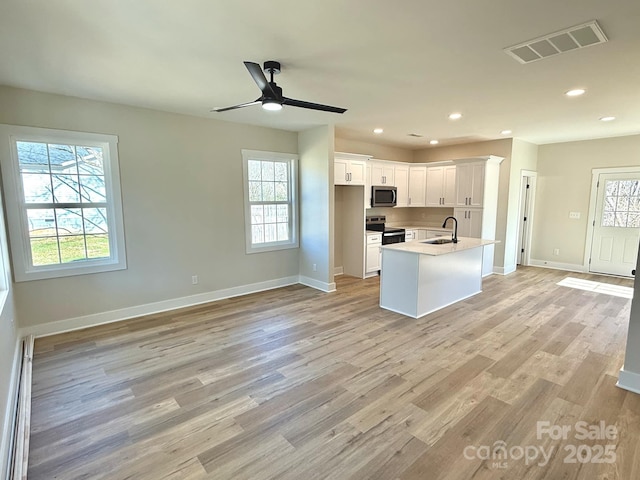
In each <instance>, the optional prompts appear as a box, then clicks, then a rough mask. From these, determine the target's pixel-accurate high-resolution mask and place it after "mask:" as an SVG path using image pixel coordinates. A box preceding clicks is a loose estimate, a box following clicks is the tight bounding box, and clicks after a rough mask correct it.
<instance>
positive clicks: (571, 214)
mask: <svg viewBox="0 0 640 480" xmlns="http://www.w3.org/2000/svg"><path fill="white" fill-rule="evenodd" d="M569 218H572V219H574V220H578V219H579V218H580V212H569Z"/></svg>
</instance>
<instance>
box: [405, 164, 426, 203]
mask: <svg viewBox="0 0 640 480" xmlns="http://www.w3.org/2000/svg"><path fill="white" fill-rule="evenodd" d="M426 194H427V167H425V166H423V165H411V166H409V206H410V207H424V206H426V204H427V195H426Z"/></svg>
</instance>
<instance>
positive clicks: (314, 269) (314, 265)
mask: <svg viewBox="0 0 640 480" xmlns="http://www.w3.org/2000/svg"><path fill="white" fill-rule="evenodd" d="M313 271H314V272H317V271H318V265H317V264H315V263H314V264H313Z"/></svg>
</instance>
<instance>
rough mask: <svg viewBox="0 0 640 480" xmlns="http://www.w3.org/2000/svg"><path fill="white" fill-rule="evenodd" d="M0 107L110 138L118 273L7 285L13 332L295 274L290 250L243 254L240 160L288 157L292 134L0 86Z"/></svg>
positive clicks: (11, 114)
mask: <svg viewBox="0 0 640 480" xmlns="http://www.w3.org/2000/svg"><path fill="white" fill-rule="evenodd" d="M0 105H2V109H0V123H7V124H15V125H28V126H37V127H45V128H47V127H48V128H57V129H68V130H78V131H89V132H98V133H105V134H113V135H117V136H118V137H119V145H118V152H119V157H120V172H121V182H122V197H123V208H124V222H125V236H126V246H127V261H128V269H127V270H123V271H118V272H108V273H100V274H93V275H82V276H75V277H66V278H60V279H53V280H39V281H31V282H21V283H17V284H15V298H16V311H17V313H18V317H19V318H18V321H19V322H20V326H32V325H36V324H41V323H47V322H52V321H55V320H61V319H69V318H74V317H78V316H85V315H89V314H94V313H98V312H105V311H110V310H115V309H122V308H126V307H131V306H136V305H143V304H147V303H154V302H158V301H163V300H168V299H173V298H180V297H184V296H189V295H195V294H199V293H206V292H211V291H216V290H219V289H223V288H229V287H234V286H240V285H247V284H251V283H255V282H261V281H267V280H271V279H277V278H284V277H288V276H293V275H298V271H299V268H298V266H299V264H298V249H292V250H284V251H276V252H267V253H259V254H252V255H247V254H245V242H244V210H243V188H242V156H241V149H243V148H244V149H253V150H267V151H275V152H286V153H297V149H298V143H297V141H298V136H297V134H296V133H295V132H286V131H281V130H275V129H269V128H262V127H253V126H247V125H239V124H234V123H228V122H221V121H217V120H210V119H204V118H197V117H189V116H184V115H176V114H170V113H162V112H157V111H152V110H145V109H141V108H134V107H127V106H123V105H116V104H108V103H102V102H95V101H89V100H82V99H78V98H72V97H64V96H58V95H49V94H44V93H37V92H31V91H26V90H17V89H11V88H6V87H2V88H0ZM192 275H198V276H199V284H198V285H191V276H192Z"/></svg>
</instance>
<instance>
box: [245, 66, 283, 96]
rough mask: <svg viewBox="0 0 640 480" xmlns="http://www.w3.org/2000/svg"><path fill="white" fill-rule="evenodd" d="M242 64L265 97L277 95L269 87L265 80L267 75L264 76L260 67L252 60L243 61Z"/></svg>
mask: <svg viewBox="0 0 640 480" xmlns="http://www.w3.org/2000/svg"><path fill="white" fill-rule="evenodd" d="M244 66H245V67H247V70H249V73H250V74H251V76H252V77H253V81H254V82H256V84H257V85H258V88H259V89H260V91H261V92H262V94H263V95H264V96H265V97H268V98H278V95H277V94H276V92H275V91H274V90H273V88H272V87H271V84H270V83H269V82H268V81H267V77H265V76H264V72H263V71H262V67H261V66H260V65H258V64H257V63H254V62H244Z"/></svg>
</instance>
